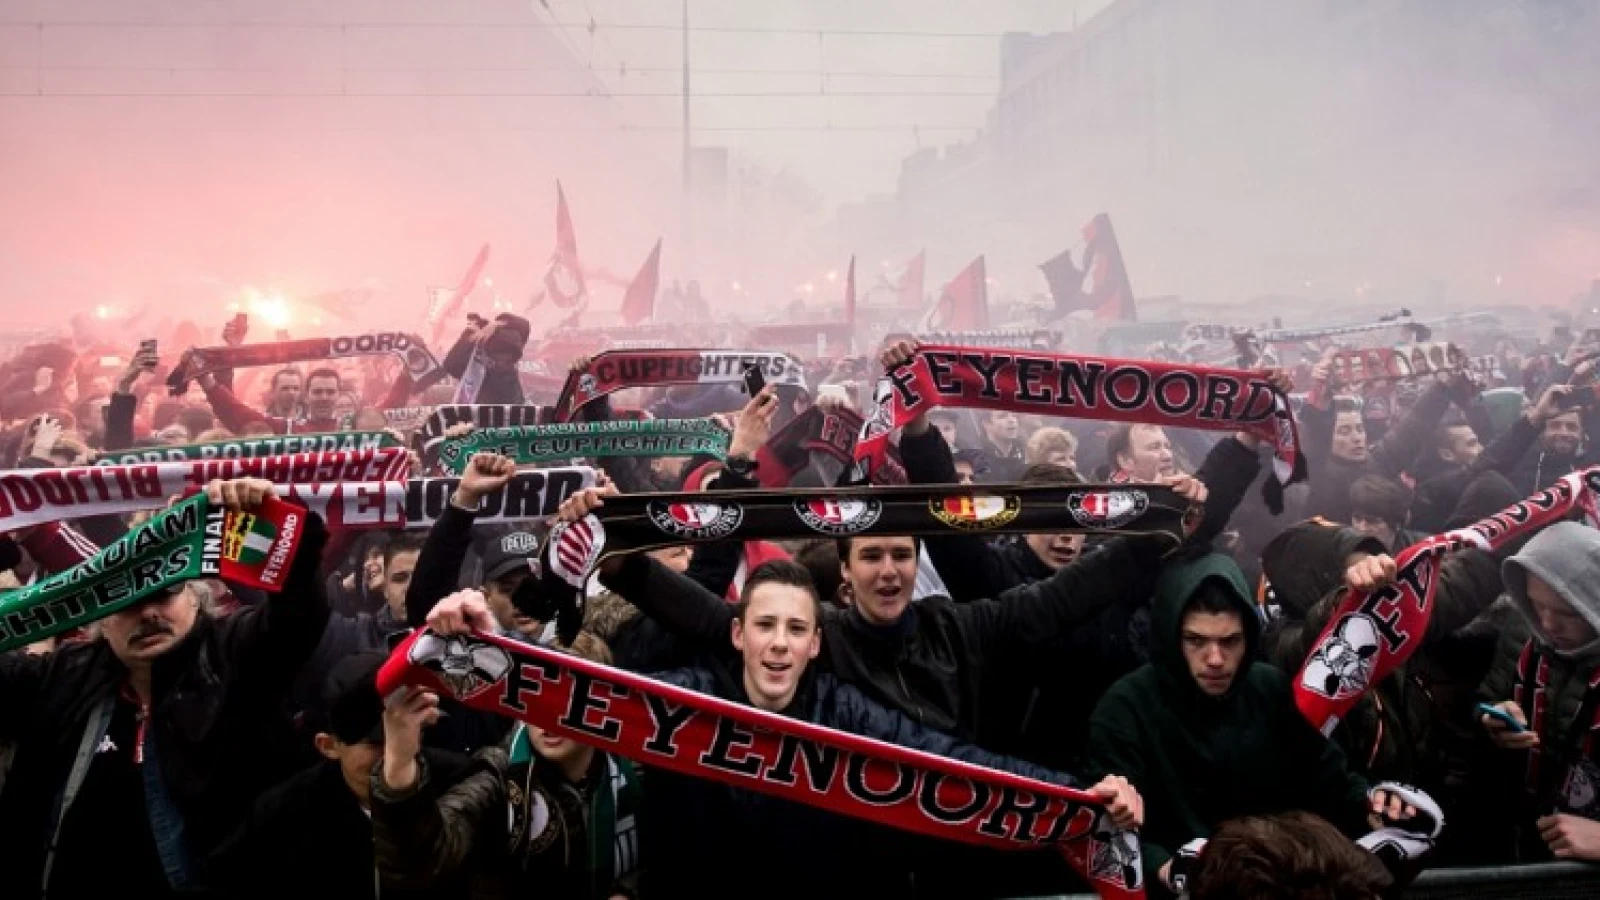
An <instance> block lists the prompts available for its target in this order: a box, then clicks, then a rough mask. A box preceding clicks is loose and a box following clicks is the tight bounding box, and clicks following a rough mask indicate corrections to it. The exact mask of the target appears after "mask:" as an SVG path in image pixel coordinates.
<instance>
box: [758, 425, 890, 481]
mask: <svg viewBox="0 0 1600 900" xmlns="http://www.w3.org/2000/svg"><path fill="white" fill-rule="evenodd" d="M861 423H862V418H861V414H860V413H858V412H856V411H855V410H853V409H850V408H849V407H847V406H828V407H822V406H811V407H808V408H807V409H806V411H805V412H803V413H801V414H800V415H798V416H795V417H794V418H793V419H790V420H789V422H788V423H787V424H785V425H784V426H783V427H782V428H780V429H778V430H777V431H776V432H774V433H773V435H772V437H770V438H767V442H766V443H765V444H763V445H762V446H761V449H760V450H759V451H757V452H756V460H757V461H758V462H759V463H760V465H758V466H757V467H756V479H757V480H758V481H760V482H761V486H762V487H764V488H781V487H788V486H789V482H790V481H791V480H792V479H793V478H794V477H795V476H796V475H799V474H800V473H801V472H803V471H805V469H806V467H808V466H813V465H818V462H817V461H816V458H815V457H821V458H824V459H828V460H833V461H834V463H835V464H837V465H838V468H839V470H840V471H843V470H844V469H846V468H847V467H848V466H849V465H850V464H851V463H852V462H853V461H854V459H855V457H854V455H853V454H854V451H855V448H856V436H857V435H859V434H861ZM814 455H815V456H814ZM897 457H898V453H897V452H896V451H895V450H894V449H893V448H891V449H890V450H889V452H888V455H887V457H886V458H885V460H884V465H883V468H881V469H879V470H878V471H877V472H876V473H875V479H874V482H873V483H874V484H905V483H906V472H905V469H904V468H903V467H902V466H901V465H900V460H899V459H898V458H897ZM825 481H826V482H827V483H830V484H832V483H837V479H836V478H826V479H825Z"/></svg>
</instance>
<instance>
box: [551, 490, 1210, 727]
mask: <svg viewBox="0 0 1600 900" xmlns="http://www.w3.org/2000/svg"><path fill="white" fill-rule="evenodd" d="M1172 487H1173V488H1174V489H1175V490H1176V491H1177V492H1178V494H1179V495H1180V496H1182V497H1184V498H1185V499H1187V500H1189V502H1191V503H1197V504H1203V503H1204V502H1205V498H1206V489H1205V486H1204V485H1203V484H1201V483H1200V482H1198V481H1195V480H1193V479H1191V478H1179V479H1176V480H1175V481H1174V483H1173V484H1172ZM615 493H616V489H615V488H614V487H610V486H607V487H605V488H591V489H588V490H585V491H580V492H578V493H576V494H574V495H573V496H572V497H571V498H569V499H568V500H567V502H566V503H564V504H563V505H562V507H561V512H560V514H559V515H560V518H561V519H563V520H565V521H569V522H575V521H578V520H579V519H582V518H583V517H584V516H586V515H588V514H589V513H590V512H592V511H593V510H595V509H597V508H599V507H600V506H603V505H604V503H605V500H604V498H605V497H606V496H607V495H608V494H615ZM1167 549H1169V548H1168V547H1167V544H1166V542H1165V541H1163V540H1161V539H1159V538H1151V537H1125V538H1118V539H1116V540H1112V541H1110V542H1108V543H1107V544H1106V546H1105V547H1104V548H1102V549H1101V550H1100V551H1099V552H1096V553H1093V554H1091V555H1089V556H1086V557H1084V558H1083V559H1081V560H1079V561H1077V562H1075V563H1073V564H1072V565H1070V566H1065V567H1063V568H1061V569H1060V570H1059V571H1057V572H1056V573H1055V574H1054V575H1052V576H1050V577H1049V578H1047V579H1044V580H1043V581H1038V582H1035V583H1033V584H1030V585H1026V586H1023V587H1019V588H1017V589H1015V590H1012V591H1010V592H1009V593H1008V594H1007V596H1006V598H1005V599H1004V600H981V601H973V602H970V603H960V604H957V603H953V602H952V601H951V600H950V599H949V598H947V597H939V596H933V597H927V598H924V599H923V600H921V601H919V602H917V603H916V604H915V605H913V604H912V602H911V596H912V591H913V588H914V587H915V584H916V573H917V555H918V553H919V550H920V545H919V542H918V541H917V540H916V539H915V538H910V537H857V538H846V539H841V568H842V569H843V573H844V578H845V581H846V583H847V584H848V585H849V587H850V594H851V597H852V605H851V607H850V608H849V609H846V610H834V609H828V610H825V611H824V614H823V616H822V619H821V631H822V633H823V634H825V635H826V636H827V637H828V640H827V641H826V642H825V643H824V644H823V651H822V652H823V657H822V664H823V666H824V668H825V669H826V670H827V671H829V672H830V673H832V674H833V675H835V676H836V677H838V678H839V679H840V680H842V681H845V682H847V683H849V684H851V685H853V686H855V687H856V688H858V689H860V690H861V691H863V692H864V693H865V694H866V695H867V696H868V697H870V698H872V699H873V700H874V701H876V702H878V703H880V704H882V705H884V706H887V707H889V708H890V709H895V710H898V711H900V712H901V713H904V714H905V715H907V716H910V717H911V718H912V719H914V720H915V721H917V722H919V723H921V724H923V725H926V726H928V727H930V728H937V729H939V730H940V731H946V732H949V733H950V734H952V735H954V736H956V737H958V738H961V739H962V740H967V741H974V742H976V743H978V744H984V745H986V744H987V743H988V742H989V740H990V739H992V738H993V737H994V736H996V735H1000V734H1005V733H1007V731H1006V729H1009V728H1012V727H1014V723H1005V722H995V723H989V722H987V721H986V720H985V719H984V717H983V715H982V713H983V710H984V709H985V701H984V697H985V695H986V694H988V693H989V692H991V691H995V690H1003V691H1017V690H1026V689H1027V688H1028V687H1030V686H1031V685H1033V684H1038V683H1042V682H1047V681H1051V680H1053V679H1055V678H1056V677H1057V676H1058V674H1059V673H1058V671H1057V669H1056V668H1055V667H1053V666H1048V665H1046V666H1043V667H1042V668H1037V669H1032V670H1029V669H1028V667H1027V665H1026V663H1027V662H1031V661H1042V660H1046V659H1048V658H1049V656H1050V653H1049V649H1050V648H1051V647H1056V646H1060V645H1061V644H1062V643H1063V642H1064V641H1065V639H1066V638H1067V637H1068V636H1070V635H1071V633H1072V632H1073V630H1074V629H1075V628H1077V627H1078V626H1080V625H1082V624H1084V623H1085V622H1088V621H1090V620H1092V619H1094V618H1095V617H1096V616H1098V615H1100V614H1101V613H1102V612H1104V611H1105V610H1107V609H1109V608H1112V607H1114V606H1117V605H1119V604H1132V603H1142V602H1145V600H1147V599H1148V598H1149V596H1150V594H1151V593H1152V592H1153V591H1154V589H1155V579H1156V575H1157V573H1158V572H1159V571H1160V568H1161V558H1162V555H1163V553H1164V552H1165V551H1166V550H1167ZM600 581H601V583H602V584H604V585H605V586H606V587H607V588H609V589H611V590H612V591H615V592H616V593H618V594H620V595H621V596H623V597H626V598H627V599H628V600H629V602H631V603H633V604H634V605H635V606H637V607H639V609H640V611H642V612H644V613H645V614H646V615H648V616H650V617H651V618H652V619H655V620H656V621H657V622H659V623H660V624H661V625H662V626H664V627H665V628H666V629H667V630H668V631H669V632H671V633H673V634H674V635H675V636H676V637H678V638H679V639H680V640H685V641H691V642H694V643H696V644H698V645H699V646H700V647H702V648H704V649H706V650H711V651H716V650H719V649H720V648H723V647H725V646H726V641H727V634H728V630H729V628H730V627H731V623H732V622H733V620H734V618H735V613H734V607H732V606H730V605H729V604H727V603H726V602H724V601H723V599H722V598H721V597H718V596H716V595H714V594H712V593H710V592H709V591H707V590H706V589H705V588H703V587H701V586H700V585H698V584H696V583H695V582H693V581H691V580H690V579H688V578H686V577H684V576H682V575H679V574H677V573H675V572H672V571H669V570H668V569H667V568H666V567H664V566H662V565H661V564H660V563H657V562H656V561H654V560H652V559H650V558H649V557H648V556H646V555H644V554H631V555H627V556H616V557H612V558H611V559H608V560H607V561H606V562H605V563H604V564H602V565H601V568H600ZM1019 661H1021V662H1023V663H1024V665H1023V666H1022V667H1021V668H1019V667H1018V666H1017V665H1014V664H1015V663H1018V662H1019Z"/></svg>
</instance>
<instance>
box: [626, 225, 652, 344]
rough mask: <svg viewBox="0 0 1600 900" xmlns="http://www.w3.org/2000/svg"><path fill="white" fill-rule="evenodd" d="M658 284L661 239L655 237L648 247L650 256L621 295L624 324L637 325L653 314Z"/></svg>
mask: <svg viewBox="0 0 1600 900" xmlns="http://www.w3.org/2000/svg"><path fill="white" fill-rule="evenodd" d="M660 285H661V239H660V238H656V245H655V246H654V247H652V248H651V249H650V258H649V259H646V260H645V261H644V265H643V266H641V267H640V268H639V274H637V275H635V276H633V282H632V283H631V284H629V285H628V292H627V293H626V294H624V295H623V297H622V321H623V323H624V324H627V325H637V324H639V323H640V322H644V321H646V320H648V319H649V318H650V317H651V316H654V315H655V312H656V290H657V288H659V287H660Z"/></svg>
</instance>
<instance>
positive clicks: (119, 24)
mask: <svg viewBox="0 0 1600 900" xmlns="http://www.w3.org/2000/svg"><path fill="white" fill-rule="evenodd" d="M8 24H13V25H22V26H35V27H39V28H148V29H158V28H169V29H179V28H261V29H268V28H296V29H307V30H309V29H317V30H324V31H330V30H331V31H337V30H339V29H343V28H435V29H447V28H493V29H496V30H513V29H535V28H537V29H541V30H550V29H553V28H581V29H587V28H588V27H589V23H588V22H566V21H560V20H551V21H550V22H548V23H537V22H273V21H260V22H227V21H212V22H138V21H118V20H101V21H83V22H17V23H8ZM594 25H595V28H596V29H600V28H612V29H616V30H619V31H682V30H683V26H682V25H680V24H677V23H672V24H666V23H653V22H598V21H597V22H595V23H594ZM689 31H690V32H691V33H693V32H709V33H719V34H775V35H801V36H806V37H815V36H817V35H819V34H821V35H826V36H831V37H887V38H915V39H925V40H926V39H969V40H978V39H981V40H994V39H997V38H1002V37H1005V36H1006V35H1008V34H1013V33H1015V32H1008V31H918V30H904V29H871V28H828V27H815V28H802V27H776V26H737V25H691V26H689Z"/></svg>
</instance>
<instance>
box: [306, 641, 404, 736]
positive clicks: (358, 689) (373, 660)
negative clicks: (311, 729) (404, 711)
mask: <svg viewBox="0 0 1600 900" xmlns="http://www.w3.org/2000/svg"><path fill="white" fill-rule="evenodd" d="M388 659H389V657H388V655H387V654H384V653H379V652H376V651H364V652H361V653H352V654H351V655H349V656H346V657H345V658H343V659H341V660H339V661H338V662H337V663H334V666H333V669H332V670H331V671H329V672H328V678H327V680H326V681H325V682H323V687H322V702H323V703H324V704H325V705H326V707H327V724H328V727H327V731H328V733H330V734H332V735H333V736H334V737H336V738H338V739H339V740H341V741H343V742H345V743H346V744H359V743H361V742H362V741H370V742H373V743H380V742H382V741H383V698H382V697H379V696H378V670H379V669H381V668H383V664H384V662H385V661H387V660H388Z"/></svg>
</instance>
